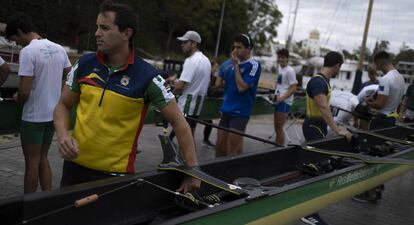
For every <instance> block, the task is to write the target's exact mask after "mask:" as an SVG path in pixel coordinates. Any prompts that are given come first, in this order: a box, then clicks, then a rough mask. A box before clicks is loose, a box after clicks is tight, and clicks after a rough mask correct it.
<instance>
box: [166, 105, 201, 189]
mask: <svg viewBox="0 0 414 225" xmlns="http://www.w3.org/2000/svg"><path fill="white" fill-rule="evenodd" d="M160 111H161V113H162V115H163V116H164V118H165V119H166V120H167V121H168V122H169V123H170V124H171V126H172V128H173V130H174V132H175V135H176V136H177V140H178V145H179V147H180V151H181V155H182V157H183V159H184V162H185V164H186V165H187V166H189V167H194V166H198V162H197V156H196V152H195V144H194V139H193V136H192V134H191V129H190V126H189V125H188V123H187V121H186V120H185V119H184V116H183V115H182V113H181V111H180V109H179V108H178V106H177V102H176V101H175V100H174V99H173V100H170V101H169V102H168V104H167V105H166V106H165V107H163V108H162V109H160ZM200 184H201V181H199V180H197V179H194V178H191V177H187V178H186V179H185V180H184V181H183V183H182V184H181V186H180V188H179V189H178V191H183V192H184V193H185V192H188V191H193V190H196V189H198V188H200Z"/></svg>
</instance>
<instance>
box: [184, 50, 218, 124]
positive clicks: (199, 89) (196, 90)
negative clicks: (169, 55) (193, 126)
mask: <svg viewBox="0 0 414 225" xmlns="http://www.w3.org/2000/svg"><path fill="white" fill-rule="evenodd" d="M210 74H211V63H210V60H209V59H208V58H207V57H206V56H205V55H204V54H203V53H202V52H200V51H197V52H194V54H192V55H191V56H190V57H188V58H186V59H185V61H184V65H183V71H182V72H181V76H180V80H181V81H184V82H186V85H185V86H184V90H183V93H182V94H181V95H180V97H179V98H178V106H179V107H180V109H181V111H182V112H183V113H185V114H187V115H190V116H198V115H200V112H201V108H202V107H203V104H204V99H205V96H206V95H207V89H208V85H209V84H210Z"/></svg>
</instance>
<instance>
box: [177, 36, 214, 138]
mask: <svg viewBox="0 0 414 225" xmlns="http://www.w3.org/2000/svg"><path fill="white" fill-rule="evenodd" d="M177 39H178V40H179V41H181V49H182V51H183V53H184V54H185V56H186V57H187V58H186V59H185V61H184V65H183V71H182V72H181V75H180V78H179V79H175V80H172V86H173V87H174V90H173V93H174V94H175V95H179V97H178V106H179V107H180V109H181V111H182V112H183V113H184V114H186V115H187V117H192V118H195V119H198V117H199V116H200V112H201V109H202V108H203V104H204V100H205V97H206V95H207V89H208V85H209V83H210V74H211V63H210V60H209V59H208V58H207V57H206V56H205V55H204V54H203V53H202V52H201V51H200V50H199V48H198V45H199V44H200V43H201V37H200V35H199V34H198V33H197V32H195V31H187V32H186V33H185V34H184V35H183V36H181V37H178V38H177ZM187 122H188V124H189V125H190V127H191V131H192V133H193V136H194V131H195V128H196V125H197V123H196V122H195V121H194V120H191V119H187ZM174 136H175V134H174V131H172V132H171V134H170V138H171V139H172V138H174Z"/></svg>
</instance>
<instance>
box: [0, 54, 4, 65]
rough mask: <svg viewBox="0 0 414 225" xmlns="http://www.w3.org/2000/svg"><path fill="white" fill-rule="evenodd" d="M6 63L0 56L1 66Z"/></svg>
mask: <svg viewBox="0 0 414 225" xmlns="http://www.w3.org/2000/svg"><path fill="white" fill-rule="evenodd" d="M4 63H5V61H4V59H3V58H2V57H1V56H0V66H1V65H3V64H4Z"/></svg>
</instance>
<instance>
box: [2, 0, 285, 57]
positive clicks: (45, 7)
mask: <svg viewBox="0 0 414 225" xmlns="http://www.w3.org/2000/svg"><path fill="white" fill-rule="evenodd" d="M114 1H116V2H122V3H126V4H128V5H130V6H131V7H133V8H134V9H135V10H136V11H137V13H138V15H139V20H138V31H137V33H136V36H135V37H134V41H135V44H136V46H137V47H138V48H140V49H143V50H145V51H146V52H149V53H151V54H153V55H156V56H159V57H163V56H166V55H173V54H172V53H175V54H174V55H177V54H180V53H181V52H180V46H179V42H178V41H177V40H176V37H178V36H181V35H182V34H184V33H185V31H187V30H195V31H197V32H199V33H200V35H201V37H202V43H201V49H202V50H203V51H204V52H206V53H207V54H208V55H212V53H213V52H214V49H215V45H216V41H217V40H216V39H217V32H218V29H219V20H220V12H221V7H222V3H223V0H114ZM101 2H102V0H34V1H29V0H2V7H0V21H1V22H6V21H7V18H8V17H9V16H10V15H12V14H13V13H16V12H23V13H26V14H28V15H30V16H31V17H32V18H33V21H34V23H35V25H36V27H37V28H38V31H39V33H40V34H41V35H43V36H44V37H47V38H48V39H50V40H53V41H56V42H58V43H61V44H63V45H68V46H70V47H72V48H78V49H80V50H94V49H95V37H94V33H95V29H96V28H95V27H96V26H95V21H96V16H97V13H98V8H99V4H100V3H101ZM280 20H281V13H280V12H279V11H278V9H277V6H276V5H275V3H274V1H272V0H254V1H246V0H227V1H226V7H225V14H224V20H223V28H222V35H221V40H220V41H221V42H220V54H222V55H225V56H228V54H229V50H230V49H231V46H232V39H233V37H234V35H235V34H237V33H241V32H243V33H249V34H250V35H252V37H253V38H254V40H255V41H256V42H257V43H258V45H259V46H260V45H262V44H263V43H265V42H267V41H269V40H271V39H272V38H273V37H275V36H276V35H277V32H276V27H277V25H278V24H279V23H280ZM144 57H145V56H144Z"/></svg>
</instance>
